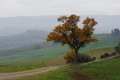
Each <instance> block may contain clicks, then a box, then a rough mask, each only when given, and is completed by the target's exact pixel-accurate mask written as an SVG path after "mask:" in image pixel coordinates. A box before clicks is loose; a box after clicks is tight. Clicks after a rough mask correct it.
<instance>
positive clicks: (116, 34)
mask: <svg viewBox="0 0 120 80" xmlns="http://www.w3.org/2000/svg"><path fill="white" fill-rule="evenodd" d="M111 34H112V36H114V37H115V36H120V30H119V28H115V29H114V30H112V31H111Z"/></svg>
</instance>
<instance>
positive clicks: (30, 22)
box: [0, 15, 120, 36]
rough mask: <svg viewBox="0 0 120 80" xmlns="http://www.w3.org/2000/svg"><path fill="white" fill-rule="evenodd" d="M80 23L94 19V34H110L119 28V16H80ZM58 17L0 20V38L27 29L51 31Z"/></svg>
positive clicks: (7, 18) (6, 18)
mask: <svg viewBox="0 0 120 80" xmlns="http://www.w3.org/2000/svg"><path fill="white" fill-rule="evenodd" d="M80 16H81V21H82V20H83V19H85V18H86V17H88V16H89V17H94V18H95V20H96V21H97V22H98V24H97V26H96V30H95V33H97V34H98V33H110V32H111V30H112V29H114V28H120V15H110V16H107V15H80ZM58 17H59V15H58V16H19V17H5V18H2V17H1V18H0V36H4V35H11V34H18V33H23V32H25V31H26V30H28V29H38V30H44V31H47V32H49V31H51V30H52V29H53V27H54V26H56V25H58V24H60V23H58V22H57V18H58Z"/></svg>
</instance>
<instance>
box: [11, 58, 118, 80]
mask: <svg viewBox="0 0 120 80" xmlns="http://www.w3.org/2000/svg"><path fill="white" fill-rule="evenodd" d="M119 67H120V58H113V59H109V60H105V61H101V62H96V63H91V64H87V65H77V66H75V65H70V66H68V67H64V68H61V69H58V70H54V71H51V72H48V73H44V74H40V75H35V76H31V77H23V78H20V79H12V80H119V79H120V76H119V74H120V69H119Z"/></svg>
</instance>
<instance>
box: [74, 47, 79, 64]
mask: <svg viewBox="0 0 120 80" xmlns="http://www.w3.org/2000/svg"><path fill="white" fill-rule="evenodd" d="M74 64H78V50H76V49H75V58H74Z"/></svg>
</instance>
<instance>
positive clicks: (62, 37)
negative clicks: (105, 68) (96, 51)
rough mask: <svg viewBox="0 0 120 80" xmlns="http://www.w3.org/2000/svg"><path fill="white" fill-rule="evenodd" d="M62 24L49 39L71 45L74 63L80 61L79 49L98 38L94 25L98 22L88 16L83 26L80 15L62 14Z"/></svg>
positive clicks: (59, 19) (60, 19) (60, 20)
mask: <svg viewBox="0 0 120 80" xmlns="http://www.w3.org/2000/svg"><path fill="white" fill-rule="evenodd" d="M58 21H59V22H62V24H60V25H58V26H56V27H55V29H53V32H51V33H50V34H49V35H48V37H47V41H53V42H60V43H61V44H62V45H65V44H67V45H69V46H70V48H72V49H74V53H75V55H74V63H75V64H77V63H78V56H79V55H78V51H79V49H80V48H81V47H83V46H84V45H86V44H88V43H90V42H96V41H97V38H95V37H93V36H92V35H93V33H94V26H95V25H96V24H97V22H96V21H95V19H94V18H89V17H87V18H86V19H85V20H84V21H83V22H82V24H83V28H80V27H79V26H78V22H79V21H80V16H77V15H70V16H61V17H59V18H58Z"/></svg>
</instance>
